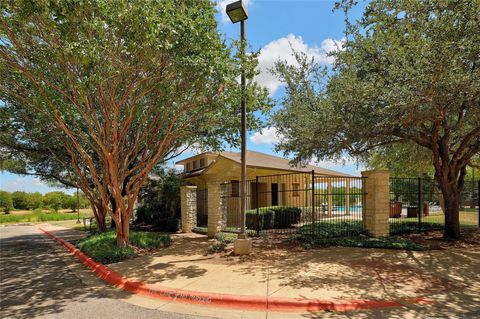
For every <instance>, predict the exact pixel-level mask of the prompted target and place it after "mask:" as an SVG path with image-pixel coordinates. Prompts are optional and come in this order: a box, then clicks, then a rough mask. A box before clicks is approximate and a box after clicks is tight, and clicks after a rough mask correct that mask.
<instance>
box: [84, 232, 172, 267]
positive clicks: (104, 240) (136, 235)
mask: <svg viewBox="0 0 480 319" xmlns="http://www.w3.org/2000/svg"><path fill="white" fill-rule="evenodd" d="M130 243H131V244H132V245H134V246H137V247H139V248H158V247H161V246H167V245H170V243H171V239H170V236H169V235H165V234H158V233H149V232H131V233H130ZM77 246H78V248H79V249H80V250H81V251H82V252H84V253H85V254H87V255H88V256H90V257H91V258H93V259H94V260H96V261H98V262H101V263H103V264H107V263H113V262H118V261H121V260H125V259H128V258H131V257H134V256H136V253H135V250H134V249H133V248H132V247H119V246H117V236H116V233H115V231H108V232H102V233H97V234H92V235H90V236H88V237H86V238H83V239H81V240H79V241H78V243H77Z"/></svg>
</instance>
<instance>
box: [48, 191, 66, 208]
mask: <svg viewBox="0 0 480 319" xmlns="http://www.w3.org/2000/svg"><path fill="white" fill-rule="evenodd" d="M70 197H71V196H69V195H67V194H65V193H63V192H58V191H55V192H48V193H46V194H45V196H44V198H43V203H44V204H45V206H47V207H48V208H50V209H53V210H54V211H58V210H59V209H62V208H68V206H67V205H68V201H69V199H70Z"/></svg>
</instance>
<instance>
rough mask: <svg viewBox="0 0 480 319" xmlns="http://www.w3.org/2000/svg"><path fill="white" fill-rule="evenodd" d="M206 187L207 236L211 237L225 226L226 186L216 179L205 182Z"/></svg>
mask: <svg viewBox="0 0 480 319" xmlns="http://www.w3.org/2000/svg"><path fill="white" fill-rule="evenodd" d="M207 189H208V202H207V204H208V231H207V234H208V237H209V238H212V237H214V236H215V234H217V233H219V232H221V231H222V230H223V229H224V228H225V226H226V210H225V206H226V205H225V203H224V202H225V201H226V194H225V192H226V187H225V186H223V187H222V185H221V184H220V182H218V181H213V182H211V183H207Z"/></svg>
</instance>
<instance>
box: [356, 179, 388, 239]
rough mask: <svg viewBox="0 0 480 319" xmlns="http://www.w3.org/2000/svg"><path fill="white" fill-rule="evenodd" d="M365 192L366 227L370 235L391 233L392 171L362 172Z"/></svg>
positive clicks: (378, 235)
mask: <svg viewBox="0 0 480 319" xmlns="http://www.w3.org/2000/svg"><path fill="white" fill-rule="evenodd" d="M362 177H363V178H364V179H363V182H364V183H365V185H364V193H365V201H364V203H363V206H364V227H365V230H366V231H367V233H368V235H370V236H373V237H382V236H388V235H389V233H390V232H389V223H388V218H389V214H390V191H389V178H390V173H389V172H388V171H385V170H372V171H364V172H362Z"/></svg>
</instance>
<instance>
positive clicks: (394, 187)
mask: <svg viewBox="0 0 480 319" xmlns="http://www.w3.org/2000/svg"><path fill="white" fill-rule="evenodd" d="M478 183H479V182H478V181H466V183H465V189H464V191H463V193H462V197H461V201H460V205H459V206H460V225H461V226H462V227H468V226H478V225H479V211H478V209H480V208H478V207H477V206H478V197H479V195H478ZM467 206H468V207H467ZM389 225H390V234H403V233H415V232H422V231H428V230H442V229H444V227H445V214H444V210H443V198H442V195H441V191H440V189H439V187H438V185H437V184H436V182H435V181H434V180H433V178H430V177H424V178H398V177H392V178H390V218H389Z"/></svg>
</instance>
